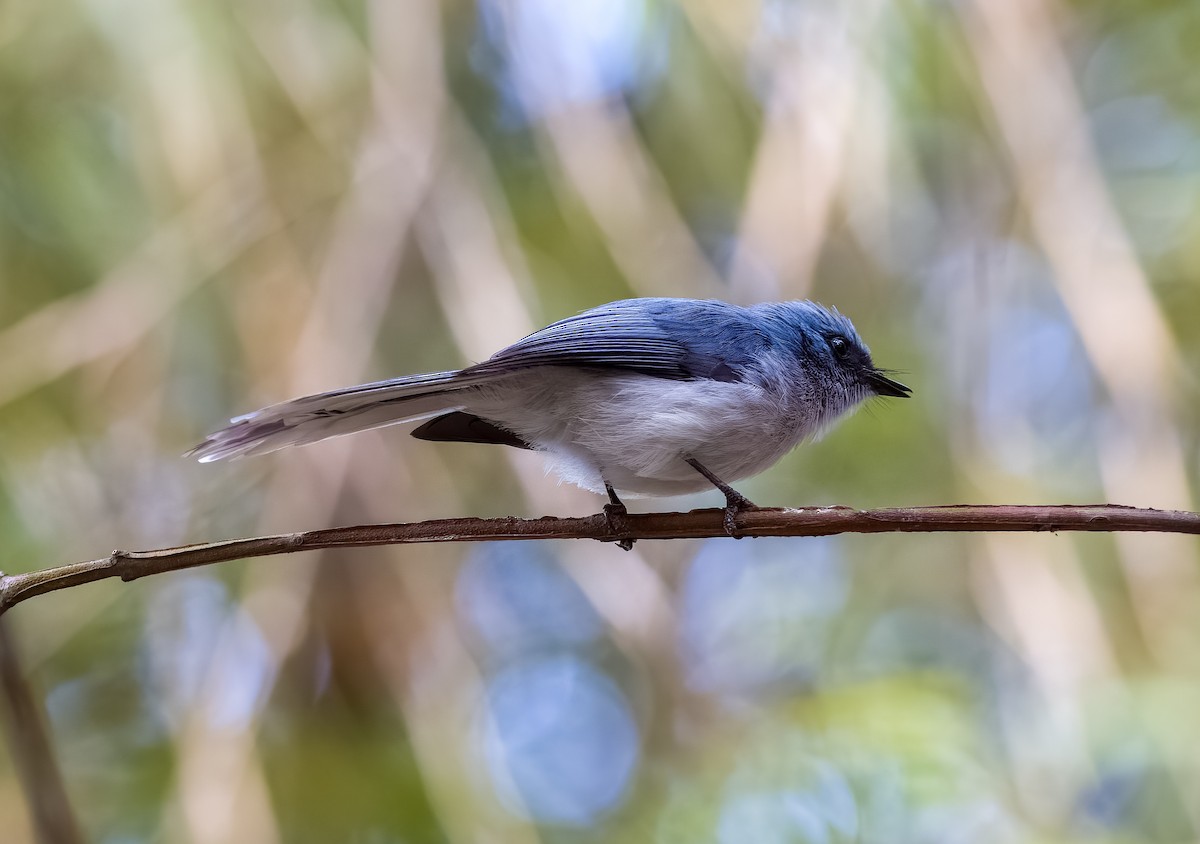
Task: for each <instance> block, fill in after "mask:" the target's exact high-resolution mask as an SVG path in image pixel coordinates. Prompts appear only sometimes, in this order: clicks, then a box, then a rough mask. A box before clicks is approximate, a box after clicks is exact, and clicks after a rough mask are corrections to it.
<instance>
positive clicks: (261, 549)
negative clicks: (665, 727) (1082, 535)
mask: <svg viewBox="0 0 1200 844" xmlns="http://www.w3.org/2000/svg"><path fill="white" fill-rule="evenodd" d="M724 513H725V511H724V510H716V509H713V510H692V511H690V512H687V513H629V514H628V515H625V516H622V517H621V519H620V521H619V523H618V525H617V528H618V529H616V530H614V528H613V525H612V524H611V523H610V521H609V520H608V519H607V518H606V517H605V515H604V514H603V513H600V514H597V515H595V516H582V517H578V518H559V517H557V516H545V517H543V518H540V519H518V518H514V517H506V518H499V519H475V518H465V519H434V520H432V521H427V522H413V523H409V524H390V525H357V526H354V527H340V528H328V529H325V530H310V531H305V532H303V533H286V534H279V535H276V536H259V537H254V538H251V539H230V540H225V541H222V542H206V543H203V544H200V545H185V546H182V547H180V548H163V549H160V550H156V551H113V552H112V554H110V555H109V556H108V557H105V558H104V559H100V560H88V561H87V562H82V563H71V564H70V565H65V566H56V567H54V568H48V569H42V570H41V571H33V572H28V573H26V574H10V575H0V614H3V613H4V612H5V611H7V610H8V609H10V608H11V607H13V606H15V605H16V604H19V603H20V602H21V601H24V600H26V599H28V598H32V597H33V596H34V595H41V594H44V593H46V592H54V591H57V590H59V589H66V588H68V587H71V586H78V585H80V584H83V583H92V582H94V581H97V580H104V579H105V578H109V577H119V578H121V579H122V580H125V581H130V580H137V579H138V578H139V577H145V576H146V575H151V574H161V573H162V572H168V571H178V570H179V569H186V568H192V567H194V566H205V565H209V564H211V563H221V562H226V561H228V560H238V559H243V558H246V557H266V556H271V555H274V554H291V553H295V552H297V551H312V550H317V549H320V548H366V547H371V546H377V545H404V544H410V543H418V542H483V541H503V540H515V539H597V540H600V541H602V542H616V541H618V540H623V539H704V538H709V537H722V536H727V534H726V532H725V528H724V523H723V518H724ZM737 528H738V533H739V534H740V535H741V536H747V537H754V536H829V535H832V534H837V533H932V532H938V531H956V532H962V531H1099V532H1105V531H1156V532H1165V533H1190V534H1200V513H1190V512H1186V511H1180V510H1150V509H1143V508H1138V507H1123V506H1120V505H1117V504H1090V505H1059V506H1024V505H995V506H985V505H978V506H976V505H954V506H947V507H904V508H896V509H885V510H855V509H852V508H850V507H805V508H800V509H777V508H766V507H764V508H758V509H754V510H744V511H741V512H739V513H738V514H737Z"/></svg>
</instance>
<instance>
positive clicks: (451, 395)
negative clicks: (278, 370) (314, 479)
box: [188, 371, 487, 463]
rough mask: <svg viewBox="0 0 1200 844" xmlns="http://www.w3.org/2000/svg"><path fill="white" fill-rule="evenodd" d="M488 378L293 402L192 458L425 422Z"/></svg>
mask: <svg viewBox="0 0 1200 844" xmlns="http://www.w3.org/2000/svg"><path fill="white" fill-rule="evenodd" d="M483 380H487V379H486V378H482V377H478V376H477V377H471V376H464V375H463V374H462V373H460V372H457V371H456V372H435V373H432V374H430V375H411V376H407V377H404V378H394V379H391V380H389V381H376V382H374V383H371V384H362V385H360V386H357V387H347V388H345V389H341V390H332V391H330V392H328V393H319V394H317V395H313V396H304V397H302V398H298V399H292V400H291V401H286V402H282V403H280V404H273V405H271V406H270V407H264V408H263V409H261V410H256V411H254V412H253V413H247V414H246V415H244V416H238V417H237V418H235V419H232V420H230V424H229V426H228V427H226V428H222V429H221V430H219V431H217V432H215V433H213V434H210V435H209V436H207V437H206V438H205V439H204V441H203V442H202V443H200V444H199V445H197V446H196V447H195V448H193V449H192V450H191V451H189V452H188V456H189V457H195V458H197V459H198V460H199V461H200V462H201V463H210V462H212V461H214V460H224V459H225V458H227V457H245V456H248V455H252V454H266V453H268V452H271V451H276V450H277V449H281V448H285V447H287V446H290V445H306V444H307V443H314V442H317V441H318V440H323V439H327V438H328V437H336V436H340V435H342V434H352V433H354V432H356V431H366V430H368V429H370V428H381V427H383V426H385V425H395V424H397V423H399V422H410V421H414V420H417V419H425V418H427V417H430V416H435V415H437V414H441V413H446V412H448V411H453V410H458V409H460V408H461V407H462V405H461V404H459V403H458V400H459V399H461V395H460V393H461V391H462V390H464V389H466V388H468V387H471V386H474V385H475V384H478V383H480V382H481V381H483Z"/></svg>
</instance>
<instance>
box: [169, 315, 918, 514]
mask: <svg viewBox="0 0 1200 844" xmlns="http://www.w3.org/2000/svg"><path fill="white" fill-rule="evenodd" d="M910 392H911V391H910V390H909V388H908V387H905V386H904V385H903V384H900V383H898V382H896V381H893V380H892V379H891V378H889V377H887V375H886V374H885V372H884V371H883V370H880V369H878V368H877V367H876V366H875V364H874V363H873V362H872V360H871V354H870V352H869V351H868V349H867V347H866V345H865V344H864V343H863V342H862V340H861V339H860V338H859V336H858V332H856V331H855V330H854V326H853V325H852V324H851V322H850V320H849V319H847V318H846V317H844V316H842V315H841V314H839V313H837V312H836V311H832V310H828V309H826V308H823V307H821V306H820V305H817V304H814V303H812V302H772V303H766V304H760V305H754V306H752V307H746V308H743V307H738V306H736V305H731V304H728V303H726V302H719V301H710V300H703V301H702V300H696V299H662V298H655V299H626V300H622V301H619V302H612V303H610V304H607V305H601V306H600V307H598V308H593V309H591V310H589V311H584V312H583V313H581V314H579V315H578V316H573V317H568V318H567V319H564V320H560V321H559V322H556V323H554V324H553V325H550V326H548V327H546V328H543V329H542V330H541V331H537V332H535V333H533V334H530V335H529V336H528V337H526V338H525V339H523V340H520V341H518V342H516V343H514V344H513V345H511V346H509V347H508V348H506V349H503V350H502V351H499V352H497V353H496V354H495V355H493V356H492V357H491V358H489V359H488V360H486V361H484V362H483V363H479V364H475V365H474V366H468V367H466V368H465V369H458V370H453V371H449V372H435V373H432V374H429V375H409V376H405V377H401V378H392V379H389V380H387V381H377V382H374V383H371V384H362V385H360V386H357V387H347V388H345V389H342V390H333V391H331V392H328V393H320V394H319V395H314V396H305V397H304V398H299V399H293V400H292V401H287V402H283V403H282V404H275V405H271V406H270V407H266V408H263V409H262V410H256V411H254V412H253V413H249V414H246V415H245V416H240V417H238V418H236V419H234V420H232V422H231V424H230V425H229V427H227V428H224V429H222V430H220V431H217V432H216V433H215V434H212V435H211V436H209V437H208V438H207V439H205V440H204V442H202V443H201V444H200V445H198V446H196V448H195V449H193V450H192V452H191V454H193V455H195V456H197V457H198V458H199V459H200V460H201V461H202V462H208V461H211V460H220V459H222V458H225V457H240V456H242V455H248V454H265V453H267V452H270V451H275V450H276V449H280V448H284V447H285V446H290V445H303V444H305V443H312V442H317V441H318V440H323V439H325V438H326V437H335V436H339V435H341V434H350V433H353V432H355V431H364V430H367V429H370V428H379V427H382V426H385V425H395V424H397V423H401V422H412V421H417V420H424V422H423V424H421V425H420V426H419V427H417V428H416V429H415V430H413V431H412V435H413V436H414V437H417V438H418V439H423V440H434V441H441V442H470V443H497V444H502V445H511V446H516V447H518V448H531V449H535V450H537V451H540V452H542V453H543V454H544V455H545V456H546V458H547V459H548V460H549V461H550V464H551V466H552V468H553V469H554V470H555V471H556V472H557V473H558V474H559V476H560V477H562V478H563V479H564V480H567V481H570V482H572V483H575V484H578V485H579V486H581V487H583V488H585V489H589V490H592V491H593V492H598V493H604V492H607V494H608V496H609V498H610V500H611V502H612V506H613V507H617V508H620V507H621V502H620V499H619V498H618V495H617V493H618V492H621V493H626V494H629V495H633V496H642V495H676V494H680V493H688V492H696V491H699V490H703V489H707V488H711V486H716V487H717V488H719V489H720V490H721V491H722V492H723V493H725V496H726V502H727V519H726V525H727V526H732V525H733V516H734V514H736V512H737V510H739V509H744V508H746V507H750V506H753V505H751V504H750V502H749V501H748V500H747V499H745V498H744V497H742V496H741V495H740V494H739V493H738V492H737V491H735V490H734V489H733V488H732V487H730V486H729V485H728V483H727V482H729V481H736V480H739V479H742V478H746V477H749V476H751V475H755V474H757V473H759V472H762V471H763V470H764V469H766V468H768V467H769V466H771V465H772V464H774V463H775V462H776V461H777V460H779V458H781V457H783V455H784V454H786V453H787V452H788V451H790V450H791V449H792V448H793V447H794V446H796V445H797V444H798V443H800V442H802V441H803V440H806V439H812V438H815V437H817V436H819V435H820V434H821V433H823V432H824V431H826V430H828V428H829V427H830V426H832V425H833V423H834V422H836V421H837V420H838V419H839V418H841V417H843V416H845V415H846V414H847V413H848V412H850V411H851V410H853V409H854V408H855V407H856V406H857V405H859V404H860V403H861V402H863V401H864V400H865V399H868V398H871V397H873V396H896V397H906V396H908V395H909V394H910ZM606 512H608V511H607V510H606Z"/></svg>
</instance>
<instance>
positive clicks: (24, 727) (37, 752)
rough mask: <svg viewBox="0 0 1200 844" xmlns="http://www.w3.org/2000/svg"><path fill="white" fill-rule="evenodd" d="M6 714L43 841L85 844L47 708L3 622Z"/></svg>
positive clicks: (0, 690) (0, 688) (1, 674)
mask: <svg viewBox="0 0 1200 844" xmlns="http://www.w3.org/2000/svg"><path fill="white" fill-rule="evenodd" d="M0 698H2V701H0V717H2V719H3V721H4V732H5V733H6V734H7V736H8V745H9V748H10V749H11V752H12V757H13V762H14V765H15V767H16V770H17V776H18V778H19V779H20V780H21V786H22V787H23V788H24V790H25V800H26V802H27V803H28V804H29V812H30V814H31V815H32V820H33V827H34V834H35V836H36V839H37V841H38V842H39V843H40V844H77V843H78V844H81V842H82V841H83V837H82V836H81V835H80V833H79V827H78V826H77V825H76V823H75V814H74V812H72V811H71V804H70V802H69V801H68V800H67V789H66V786H64V785H63V780H62V775H61V774H60V772H59V770H58V764H57V762H56V761H55V759H54V750H53V747H52V746H51V744H50V736H49V734H48V733H47V731H46V722H45V719H44V718H43V717H42V712H41V708H40V707H39V706H38V705H37V703H36V701H35V698H34V695H33V690H32V689H31V688H30V686H29V682H28V681H27V680H26V679H25V672H24V671H23V670H22V669H21V658H20V654H19V653H18V651H17V643H16V642H15V641H14V637H13V633H12V627H11V625H9V624H4V623H0Z"/></svg>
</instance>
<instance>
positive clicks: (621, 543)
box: [604, 481, 637, 551]
mask: <svg viewBox="0 0 1200 844" xmlns="http://www.w3.org/2000/svg"><path fill="white" fill-rule="evenodd" d="M604 491H605V492H607V493H608V502H609V503H608V504H605V505H604V520H605V521H606V522H608V529H609V530H610V531H612V532H613V533H621V532H622V531H623V530H624V529H625V517H626V516H627V515H629V511H628V510H627V509H625V503H624V502H623V501H621V499H620V498H618V497H617V491H616V490H615V489H613V488H612V484H610V483H609V482H608V481H605V482H604ZM636 541H637V540H636V539H618V540H617V547H618V548H620V549H621V550H622V551H632V550H633V543H634V542H636Z"/></svg>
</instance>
